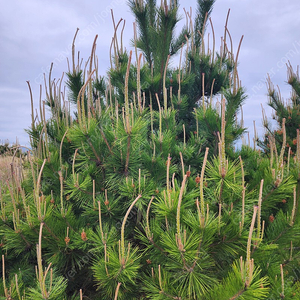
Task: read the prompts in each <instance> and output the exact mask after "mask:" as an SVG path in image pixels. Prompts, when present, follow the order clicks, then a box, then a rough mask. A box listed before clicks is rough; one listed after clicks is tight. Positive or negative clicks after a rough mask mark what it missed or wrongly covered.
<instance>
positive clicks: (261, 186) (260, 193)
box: [256, 179, 264, 243]
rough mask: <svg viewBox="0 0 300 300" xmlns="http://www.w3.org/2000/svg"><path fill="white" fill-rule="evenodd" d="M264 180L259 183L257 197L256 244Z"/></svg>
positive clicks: (258, 236) (258, 234) (258, 235)
mask: <svg viewBox="0 0 300 300" xmlns="http://www.w3.org/2000/svg"><path fill="white" fill-rule="evenodd" d="M263 186H264V180H263V179H262V180H261V181H260V189H259V197H258V210H257V242H256V243H258V241H259V238H260V227H261V220H260V218H261V203H262V192H263Z"/></svg>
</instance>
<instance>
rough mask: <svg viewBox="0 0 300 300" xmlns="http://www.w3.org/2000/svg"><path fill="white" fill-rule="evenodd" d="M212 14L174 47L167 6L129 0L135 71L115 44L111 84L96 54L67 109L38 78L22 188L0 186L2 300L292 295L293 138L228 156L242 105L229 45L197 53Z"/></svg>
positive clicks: (71, 79) (52, 86)
mask: <svg viewBox="0 0 300 300" xmlns="http://www.w3.org/2000/svg"><path fill="white" fill-rule="evenodd" d="M213 3H214V1H200V0H198V14H197V16H196V19H195V21H194V24H195V25H194V26H190V27H191V28H184V29H183V31H182V33H181V35H180V36H179V37H178V39H175V38H174V37H173V31H174V25H175V24H176V23H177V21H178V15H177V13H178V11H177V10H178V3H177V1H171V6H170V7H167V5H166V4H163V6H162V7H161V6H160V7H157V8H156V6H155V1H150V0H148V1H146V2H143V1H130V7H131V9H132V11H133V13H134V14H135V15H136V18H137V20H138V21H137V23H138V29H139V35H137V36H136V39H135V41H134V43H135V44H136V48H135V49H136V58H137V60H136V62H135V63H134V62H133V58H132V56H133V55H132V53H131V52H129V53H128V52H126V51H124V50H123V48H122V46H121V44H120V43H118V40H117V34H115V35H114V39H113V45H112V49H114V54H112V56H111V62H112V65H111V69H110V70H109V72H108V78H105V77H101V76H100V75H99V74H98V67H97V66H98V61H97V57H96V55H95V51H96V49H95V48H96V47H95V43H94V45H93V50H92V53H91V56H90V59H89V63H88V64H87V68H86V69H85V70H82V69H81V68H80V66H79V65H76V63H75V51H73V57H72V61H71V69H70V70H69V72H68V73H67V76H68V80H67V83H66V84H67V86H68V92H69V94H68V97H67V96H66V95H62V93H61V86H60V83H59V82H56V81H54V80H53V79H52V78H51V73H50V77H49V85H48V86H47V95H46V99H45V101H44V102H43V104H41V107H40V116H39V117H38V118H36V117H35V116H32V119H33V122H32V126H31V128H30V129H29V130H28V133H29V136H30V138H31V143H32V151H33V154H32V155H27V157H26V163H25V167H26V170H27V174H26V176H25V177H26V178H25V179H24V180H21V178H20V177H18V176H16V175H15V174H16V172H14V168H15V169H16V168H17V166H16V165H14V164H13V165H12V178H11V182H10V183H8V184H7V185H3V186H2V187H1V198H0V200H1V219H0V241H1V248H0V251H1V254H2V269H1V275H2V278H3V281H2V282H1V284H0V299H19V300H21V299H41V300H42V299H58V300H60V299H84V298H86V299H109V300H111V299H182V300H183V299H186V300H187V299H203V300H215V299H218V300H229V299H232V300H233V299H244V300H248V299H249V300H252V299H281V298H285V299H299V293H300V283H299V275H300V270H299V262H300V251H299V249H300V239H299V232H300V231H299V229H300V228H299V226H300V222H299V220H300V219H299V218H300V217H299V216H300V214H299V208H298V203H299V198H300V197H299V191H300V184H299V182H300V176H299V174H300V144H299V143H300V141H299V133H298V135H297V132H299V131H296V133H294V132H293V130H291V131H288V130H286V129H285V128H286V127H285V126H286V125H285V124H284V122H283V126H282V128H281V130H282V137H283V139H282V140H275V139H274V141H273V143H272V147H270V148H269V150H266V151H261V150H259V151H258V150H255V149H251V148H250V147H248V146H243V147H242V148H241V149H240V150H238V151H234V148H233V146H234V142H235V141H236V140H237V139H238V138H239V137H241V136H242V134H243V133H244V131H245V129H244V128H243V125H242V122H241V123H238V122H237V120H236V115H237V113H238V111H239V109H240V106H241V104H242V103H243V101H244V100H245V95H244V92H243V88H242V87H241V86H240V83H239V80H238V75H237V58H238V54H237V55H236V56H234V54H233V53H232V52H229V51H228V48H227V45H226V43H225V40H224V44H223V45H222V47H221V50H220V53H216V52H215V50H214V49H213V51H210V50H209V51H208V52H205V51H204V50H203V49H204V46H203V43H204V42H203V39H202V38H201V37H202V36H204V35H203V34H202V35H199V32H200V30H202V33H204V31H205V28H206V25H207V24H206V22H207V16H206V13H207V15H209V13H210V12H211V9H212V5H213ZM205 16H206V17H205ZM143 22H144V23H143ZM117 29H118V25H116V26H115V30H116V32H117ZM164 31H165V32H166V33H167V35H168V36H169V39H165V41H166V43H167V48H166V46H163V47H162V49H157V48H156V47H154V45H153V43H154V41H155V40H156V39H160V38H162V35H163V32H164ZM184 35H186V37H187V39H184V40H186V41H187V42H186V45H185V46H184V47H185V54H184V55H183V57H185V58H184V59H183V60H182V65H180V66H179V67H178V68H177V69H171V68H170V67H169V66H168V57H169V55H170V56H171V55H173V54H175V53H176V52H178V51H179V50H180V49H181V42H182V41H181V40H180V39H182V36H184ZM74 47H75V46H74ZM73 49H74V48H73ZM138 49H140V51H142V53H143V54H144V56H145V63H142V62H141V58H140V57H141V56H139V55H138ZM182 49H183V48H182ZM182 66H184V67H182ZM293 78H295V82H294V83H293V84H294V85H293V87H294V89H295V90H297V87H298V85H300V81H299V79H298V78H297V77H295V76H294V77H293ZM203 83H204V84H203ZM220 94H222V101H218V96H219V97H220ZM298 95H299V94H298ZM274 97H275V96H274ZM67 98H68V99H69V101H70V102H72V103H73V104H76V107H75V106H74V112H72V110H71V109H70V106H69V103H68V102H67V101H66V99H67ZM297 99H298V98H297ZM295 101H296V100H295ZM297 101H298V100H297ZM298 102H299V101H298ZM298 102H295V104H294V106H296V105H298V104H297V103H298ZM154 103H155V104H154ZM45 107H48V109H49V111H50V114H51V117H50V118H49V119H46V117H45ZM285 108H286V107H285V106H284V105H283V108H282V109H285ZM289 109H290V108H286V110H287V111H289ZM279 116H280V117H279ZM281 116H282V118H284V117H285V115H284V114H279V113H278V118H281ZM282 120H283V119H278V122H279V123H280V124H281V123H282ZM286 124H287V123H286ZM294 136H296V145H295V148H294V150H293V151H294V153H295V154H296V155H295V156H294V155H293V154H292V152H291V151H288V147H286V142H285V141H286V140H289V139H291V138H293V137H294Z"/></svg>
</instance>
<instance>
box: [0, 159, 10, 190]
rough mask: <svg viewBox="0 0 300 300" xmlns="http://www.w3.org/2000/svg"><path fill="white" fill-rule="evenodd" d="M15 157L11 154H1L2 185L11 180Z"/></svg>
mask: <svg viewBox="0 0 300 300" xmlns="http://www.w3.org/2000/svg"><path fill="white" fill-rule="evenodd" d="M12 160H13V157H12V156H10V155H0V186H3V185H5V184H6V181H10V180H11V164H12Z"/></svg>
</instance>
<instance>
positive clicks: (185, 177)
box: [176, 175, 187, 239]
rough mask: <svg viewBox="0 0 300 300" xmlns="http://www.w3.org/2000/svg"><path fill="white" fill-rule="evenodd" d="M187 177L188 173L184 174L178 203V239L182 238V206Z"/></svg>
mask: <svg viewBox="0 0 300 300" xmlns="http://www.w3.org/2000/svg"><path fill="white" fill-rule="evenodd" d="M186 179H187V175H184V177H183V181H182V184H181V189H180V193H179V198H178V205H177V214H176V227H177V235H178V239H180V207H181V201H182V196H183V191H184V188H185V182H186Z"/></svg>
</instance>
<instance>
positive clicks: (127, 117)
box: [124, 51, 132, 133]
mask: <svg viewBox="0 0 300 300" xmlns="http://www.w3.org/2000/svg"><path fill="white" fill-rule="evenodd" d="M131 57H132V51H130V53H129V58H128V64H127V70H126V76H125V85H124V89H125V90H124V97H125V120H126V132H127V133H129V132H130V125H129V101H128V81H129V71H130V64H131Z"/></svg>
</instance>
